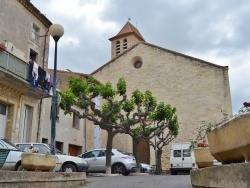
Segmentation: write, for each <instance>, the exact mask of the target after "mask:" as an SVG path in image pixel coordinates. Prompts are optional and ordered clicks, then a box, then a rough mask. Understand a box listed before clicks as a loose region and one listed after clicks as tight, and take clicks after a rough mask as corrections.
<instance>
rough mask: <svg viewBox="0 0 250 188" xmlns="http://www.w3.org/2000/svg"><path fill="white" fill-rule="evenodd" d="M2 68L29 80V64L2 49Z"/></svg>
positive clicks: (0, 60) (0, 51)
mask: <svg viewBox="0 0 250 188" xmlns="http://www.w3.org/2000/svg"><path fill="white" fill-rule="evenodd" d="M0 68H1V69H2V71H4V72H8V73H10V74H13V75H15V76H18V77H19V78H22V79H24V80H26V81H28V80H29V65H28V64H27V63H26V62H24V61H22V60H20V59H18V58H16V57H15V56H13V55H11V54H9V53H7V52H5V51H2V50H0Z"/></svg>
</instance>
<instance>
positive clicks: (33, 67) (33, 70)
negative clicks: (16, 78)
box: [29, 60, 38, 90]
mask: <svg viewBox="0 0 250 188" xmlns="http://www.w3.org/2000/svg"><path fill="white" fill-rule="evenodd" d="M29 65H30V67H29V68H30V74H29V76H30V80H29V82H30V85H32V87H33V88H34V89H35V90H37V89H38V82H37V79H38V65H37V64H36V63H35V62H33V61H32V60H31V61H29Z"/></svg>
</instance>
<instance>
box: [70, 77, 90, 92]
mask: <svg viewBox="0 0 250 188" xmlns="http://www.w3.org/2000/svg"><path fill="white" fill-rule="evenodd" d="M68 79H69V82H68V84H69V90H71V92H72V93H74V95H75V96H79V95H80V94H83V95H85V96H86V95H87V94H88V88H87V84H86V82H84V81H83V80H82V79H81V78H74V77H72V76H70V77H69V78H68Z"/></svg>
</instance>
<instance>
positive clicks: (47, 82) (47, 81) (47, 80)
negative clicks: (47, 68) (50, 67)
mask: <svg viewBox="0 0 250 188" xmlns="http://www.w3.org/2000/svg"><path fill="white" fill-rule="evenodd" d="M50 77H51V76H50V74H49V73H48V72H46V76H45V80H44V88H43V91H44V92H45V93H49V91H50V88H51V86H50Z"/></svg>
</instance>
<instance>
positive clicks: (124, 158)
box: [78, 149, 136, 176]
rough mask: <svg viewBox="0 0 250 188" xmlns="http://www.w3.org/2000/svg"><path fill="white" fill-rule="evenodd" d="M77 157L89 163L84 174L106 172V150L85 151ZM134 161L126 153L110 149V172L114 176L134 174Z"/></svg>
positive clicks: (132, 157)
mask: <svg viewBox="0 0 250 188" xmlns="http://www.w3.org/2000/svg"><path fill="white" fill-rule="evenodd" d="M78 157H81V158H84V159H85V160H86V161H88V163H89V168H88V170H87V171H86V172H94V173H105V170H106V149H94V150H91V151H87V152H85V153H83V154H81V155H79V156H78ZM135 169H136V160H135V158H134V156H129V155H127V152H124V151H121V150H118V149H112V157H111V171H112V173H114V174H122V175H125V176H126V175H128V174H129V173H130V172H135Z"/></svg>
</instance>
